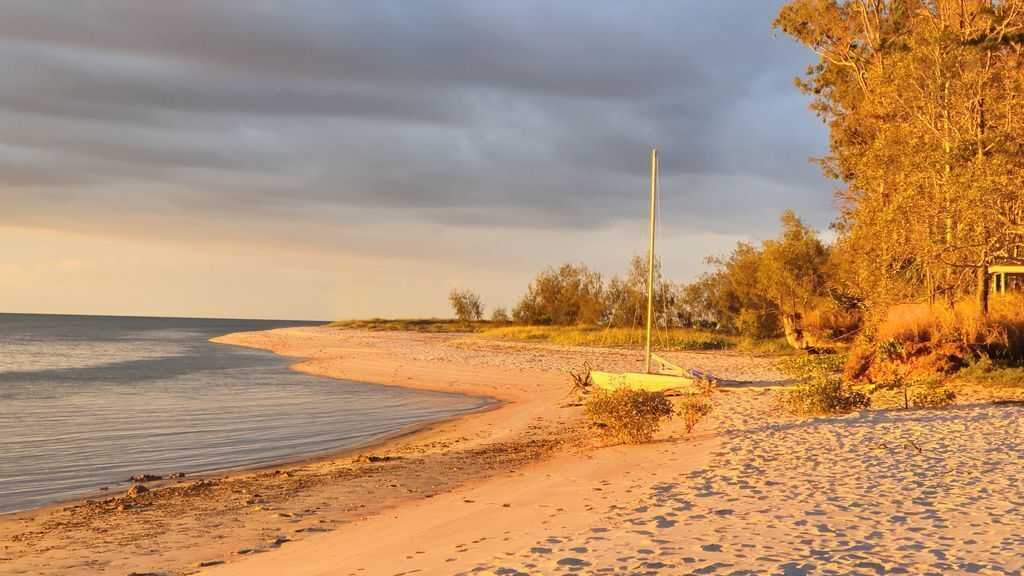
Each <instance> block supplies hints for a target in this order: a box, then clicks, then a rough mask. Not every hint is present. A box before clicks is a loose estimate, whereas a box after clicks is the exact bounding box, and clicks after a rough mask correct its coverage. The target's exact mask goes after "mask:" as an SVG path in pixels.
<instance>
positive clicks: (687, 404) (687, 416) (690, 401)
mask: <svg viewBox="0 0 1024 576" xmlns="http://www.w3.org/2000/svg"><path fill="white" fill-rule="evenodd" d="M713 408H714V407H713V406H712V404H711V402H710V401H708V400H707V399H706V397H704V396H702V395H698V394H691V395H687V396H683V398H682V399H681V400H680V401H679V408H678V410H677V414H678V415H679V417H681V418H682V419H683V427H684V428H685V429H686V433H687V434H689V433H690V432H692V431H693V427H694V426H696V425H697V424H699V423H700V421H701V420H703V419H704V418H706V417H707V415H708V414H711V410H712V409H713Z"/></svg>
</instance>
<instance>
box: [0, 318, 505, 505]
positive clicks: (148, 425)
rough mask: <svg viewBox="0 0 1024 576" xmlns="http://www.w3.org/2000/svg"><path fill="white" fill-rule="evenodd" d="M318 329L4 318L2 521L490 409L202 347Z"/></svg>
mask: <svg viewBox="0 0 1024 576" xmlns="http://www.w3.org/2000/svg"><path fill="white" fill-rule="evenodd" d="M302 324H309V323H303V322H276V321H263V320H205V319H179V318H122V317H89V316H50V315H21V314H0V512H9V511H13V510H21V509H25V508H31V507H34V506H39V505H43V504H48V503H52V502H56V501H60V500H64V499H68V498H73V497H76V496H80V495H83V494H85V493H88V492H91V491H93V490H96V489H98V488H100V487H102V486H111V485H114V484H117V483H120V482H123V481H124V480H125V479H127V478H128V477H129V476H131V475H133V474H139V473H149V474H160V475H165V474H168V473H171V472H177V471H183V472H186V473H196V472H208V471H213V470H218V469H225V468H232V467H238V466H247V465H254V464H259V463H266V462H273V461H279V460H283V459H287V458H293V457H297V456H302V455H307V454H312V453H316V452H321V451H325V450H330V449H336V448H343V447H346V446H353V445H356V444H360V443H363V442H366V441H369V440H372V439H374V438H376V437H380V436H382V435H385V434H388V433H391V432H394V431H397V430H400V429H402V428H404V427H406V426H409V425H412V424H416V423H419V422H424V421H428V420H433V419H437V418H442V417H447V416H452V415H456V414H461V413H466V412H470V411H474V410H478V409H480V408H482V407H483V406H485V405H486V404H488V403H489V401H488V400H485V399H480V398H473V397H468V396H460V395H454V394H441V393H432V392H420V391H415V390H407V389H403V388H394V387H387V386H377V385H373V384H363V383H358V382H348V381H339V380H330V379H326V378H318V377H314V376H308V375H304V374H299V373H297V372H293V371H290V370H288V369H287V366H288V364H289V363H291V362H293V361H294V360H290V359H287V358H283V357H280V356H275V355H273V354H271V353H269V352H263V351H258V350H250V349H247V348H239V347H235V346H227V345H223V344H213V343H210V342H207V340H208V339H209V338H212V337H214V336H219V335H222V334H227V333H230V332H237V331H242V330H261V329H268V328H274V327H280V326H296V325H302Z"/></svg>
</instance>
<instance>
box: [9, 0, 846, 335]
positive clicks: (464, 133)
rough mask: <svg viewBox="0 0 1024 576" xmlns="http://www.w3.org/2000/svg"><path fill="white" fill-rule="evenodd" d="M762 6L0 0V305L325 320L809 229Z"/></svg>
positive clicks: (681, 275) (799, 63) (812, 173)
mask: <svg viewBox="0 0 1024 576" xmlns="http://www.w3.org/2000/svg"><path fill="white" fill-rule="evenodd" d="M780 5H781V2H777V1H770V0H728V1H725V0H722V1H715V2H707V1H700V2H698V1H690V0H665V1H630V2H623V1H609V2H603V1H595V0H586V1H574V2H570V1H563V2H550V1H536V2H535V1H524V0H486V1H481V0H464V1H448V0H429V1H424V0H405V1H400V2H393V1H388V0H365V1H360V2H344V1H338V0H323V1H288V2H284V1H280V2H268V1H261V0H260V1H258V0H238V1H232V0H225V1H218V2H209V1H206V0H204V1H191V0H176V1H174V2H166V1H162V0H161V1H156V0H154V1H142V0H135V1H132V2H123V1H118V0H109V1H104V0H87V1H83V2H73V3H62V2H40V1H38V0H26V1H17V0H7V1H5V2H3V3H2V4H0V69H2V70H3V74H0V311H6V312H56V313H88V314H141V315H187V316H229V317H264V318H266V317H270V318H291V319H333V318H352V317H369V316H379V315H385V316H423V315H447V314H448V308H447V301H446V295H447V293H448V292H449V291H450V290H451V288H453V287H469V288H472V289H474V290H476V291H477V292H479V293H480V295H481V296H482V298H483V300H484V302H485V303H486V304H489V305H491V306H493V305H511V304H514V302H515V300H516V299H517V297H518V296H519V295H520V294H521V293H522V291H523V289H524V288H525V285H526V284H527V283H528V281H529V280H530V278H532V276H533V275H534V274H535V273H536V272H537V271H538V270H540V269H542V268H544V267H546V266H549V265H554V264H559V263H561V262H564V261H575V262H585V263H587V264H590V265H592V266H594V267H595V268H597V269H599V270H601V271H602V272H604V273H606V274H613V273H617V272H620V271H622V270H623V269H624V268H625V266H626V264H627V263H628V261H629V258H630V256H631V254H633V253H634V252H639V251H641V250H643V248H644V238H645V233H646V231H645V227H646V223H645V219H646V210H647V205H646V194H647V193H648V192H647V185H648V184H647V175H648V169H649V168H648V161H649V160H648V156H649V153H650V152H649V151H650V148H651V147H655V146H656V147H658V148H659V149H660V150H661V167H662V217H661V224H662V227H661V232H660V234H661V236H660V238H659V241H660V242H661V254H662V255H663V258H664V261H665V269H666V272H667V274H668V275H669V276H670V277H672V278H673V279H676V280H680V281H682V280H688V279H691V278H693V277H694V276H695V275H696V274H698V273H699V272H700V271H701V270H702V269H703V264H702V259H703V258H704V256H705V255H707V254H709V253H721V252H725V251H728V250H729V249H730V247H731V246H732V245H733V244H734V243H735V242H736V241H737V240H743V239H754V238H760V237H764V236H766V235H770V234H772V233H773V232H774V230H775V228H776V224H777V217H778V214H779V213H780V212H781V211H782V210H783V209H785V208H794V209H795V210H797V212H798V213H799V214H801V215H802V216H803V217H804V218H805V219H806V220H808V221H809V222H810V223H812V224H815V225H818V226H824V225H826V224H827V223H828V222H829V220H830V219H831V200H830V199H831V190H832V188H833V186H832V185H831V184H830V183H828V182H826V181H824V180H823V179H822V178H821V177H820V176H819V174H818V171H817V169H816V168H815V167H814V166H812V165H809V164H808V163H807V160H806V159H807V157H808V156H813V155H818V154H821V153H822V152H823V151H824V150H825V147H826V134H825V130H824V127H823V126H822V125H821V123H820V122H819V121H818V120H817V119H816V118H814V117H813V115H812V114H811V113H810V112H808V111H807V108H806V104H807V102H806V100H805V98H804V97H803V96H802V95H800V94H799V93H798V92H797V91H796V90H795V89H794V88H793V86H792V78H793V76H795V75H796V74H798V73H800V72H801V71H802V70H803V69H804V68H805V67H806V65H807V64H808V63H809V62H810V55H809V53H807V52H805V51H804V50H802V49H800V48H799V47H797V46H795V45H794V44H793V43H792V42H791V41H789V40H788V39H786V38H782V37H776V36H774V35H773V33H772V30H771V20H772V18H773V16H774V14H775V12H776V11H777V10H778V8H779V6H780Z"/></svg>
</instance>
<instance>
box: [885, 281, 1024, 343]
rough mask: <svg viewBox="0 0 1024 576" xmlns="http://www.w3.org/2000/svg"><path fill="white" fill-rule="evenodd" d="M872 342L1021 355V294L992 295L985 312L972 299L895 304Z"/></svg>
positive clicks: (1023, 323) (1023, 302) (1023, 321)
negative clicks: (951, 346)
mask: <svg viewBox="0 0 1024 576" xmlns="http://www.w3.org/2000/svg"><path fill="white" fill-rule="evenodd" d="M874 339H875V340H876V341H886V340H899V341H901V342H906V343H936V344H937V343H944V342H954V343H960V344H969V345H979V346H983V347H986V348H988V349H990V350H991V351H993V352H997V353H1007V354H1010V355H1012V356H1020V355H1022V354H1024V294H1008V295H1006V296H993V297H992V299H991V300H990V302H989V313H988V315H983V314H981V313H980V311H979V309H978V306H977V304H975V303H974V302H973V301H965V302H958V303H956V304H955V305H954V306H952V307H950V306H948V305H945V304H936V305H931V304H927V303H917V304H898V305H896V306H892V307H891V308H889V309H888V310H887V311H886V312H885V315H884V317H883V318H882V321H881V322H880V323H879V324H878V326H877V328H876V329H875V338H874Z"/></svg>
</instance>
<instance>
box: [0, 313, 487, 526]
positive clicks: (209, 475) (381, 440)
mask: <svg viewBox="0 0 1024 576" xmlns="http://www.w3.org/2000/svg"><path fill="white" fill-rule="evenodd" d="M263 331H265V330H261V332H263ZM236 334H237V335H241V334H251V333H248V332H234V333H229V334H224V335H221V336H216V337H213V338H210V339H209V340H208V341H209V342H212V343H215V344H222V345H227V346H239V347H243V348H250V349H258V350H262V351H265V352H267V353H270V354H274V355H278V356H286V357H292V358H300V359H299V360H298V361H296V362H292V363H290V364H288V365H287V366H286V367H285V369H286V370H291V371H294V372H299V373H302V374H307V375H311V376H316V377H318V378H327V379H330V380H338V379H339V378H337V377H335V376H332V375H330V374H320V373H317V372H315V371H310V370H304V369H302V368H301V366H302V365H303V364H304V363H305V362H306V361H307V360H308V358H302V357H297V356H291V355H287V354H278V353H277V352H275V351H274V350H271V349H268V348H260V347H257V346H251V345H247V344H245V343H241V342H235V341H232V340H235V339H236V338H233V337H234V336H235V335H236ZM344 380H349V379H344ZM349 381H354V382H358V383H359V384H365V385H368V386H393V385H389V384H381V383H377V382H368V381H358V380H349ZM400 387H405V388H411V389H418V390H425V388H416V387H414V386H406V385H401V386H400ZM432 391H434V392H438V393H443V394H459V395H462V396H470V397H473V398H479V399H480V400H483V401H484V402H486V403H485V404H484V405H482V406H481V407H479V408H477V409H473V410H470V411H467V412H463V413H458V414H453V415H450V416H442V417H438V418H432V419H429V420H424V421H422V422H416V423H413V424H409V425H407V426H403V427H401V428H399V429H397V430H394V431H392V432H388V433H385V434H382V435H380V436H377V437H376V438H371V439H369V440H365V441H362V442H358V443H356V444H353V445H350V446H343V447H335V448H328V449H326V450H319V451H316V452H310V453H306V454H301V455H296V456H292V457H286V458H281V459H274V460H266V461H261V462H257V463H253V464H247V465H241V466H229V467H225V468H212V469H207V470H195V471H188V470H184V471H183V472H185V476H183V477H182V478H181V479H175V478H168V477H164V478H162V479H160V480H153V481H148V482H143V483H136V482H132V481H126V480H122V481H117V482H112V483H110V484H109V485H107V486H104V487H101V488H96V489H92V490H88V491H84V492H82V493H81V494H79V495H76V496H73V497H69V498H64V499H61V500H56V501H53V502H48V503H45V504H42V505H39V506H32V507H29V508H21V509H17V510H8V511H0V522H2V521H3V520H4V519H5V518H7V517H10V516H13V515H28V514H32V515H35V514H42V513H47V512H52V511H55V510H58V509H61V508H66V507H69V506H76V505H82V504H85V503H87V502H89V501H94V500H97V499H105V498H109V497H110V496H111V495H112V494H120V493H123V492H125V491H127V490H128V489H130V488H131V487H132V486H133V485H135V484H142V485H144V486H145V487H146V488H148V489H160V488H164V487H167V486H173V485H174V484H178V483H181V482H189V481H202V480H210V479H213V478H216V477H224V476H237V475H241V474H248V473H259V472H266V471H268V470H273V469H274V468H281V467H288V466H301V465H304V464H314V463H318V462H325V461H330V460H337V459H341V458H349V457H352V456H355V455H358V453H359V452H362V451H369V450H375V449H386V448H387V447H388V445H389V444H391V443H394V442H397V441H399V440H403V439H408V440H414V437H415V436H416V435H417V434H421V433H423V434H426V433H429V432H430V431H431V430H432V429H434V428H436V427H437V426H439V425H442V424H445V423H447V422H452V421H455V420H458V419H460V418H467V417H471V416H473V415H475V414H480V413H485V412H490V411H493V410H500V409H501V408H502V407H503V406H504V404H505V402H503V401H502V400H500V399H497V398H494V397H492V396H486V395H476V394H463V393H461V392H451V391H439V390H432ZM143 472H144V471H143Z"/></svg>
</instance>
